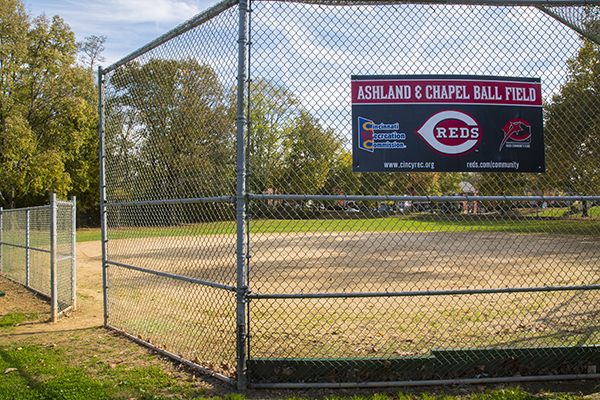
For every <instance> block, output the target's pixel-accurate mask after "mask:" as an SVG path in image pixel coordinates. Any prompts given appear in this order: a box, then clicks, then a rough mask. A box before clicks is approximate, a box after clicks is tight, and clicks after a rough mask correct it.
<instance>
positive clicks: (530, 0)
mask: <svg viewBox="0 0 600 400" xmlns="http://www.w3.org/2000/svg"><path fill="white" fill-rule="evenodd" d="M266 1H281V2H285V3H304V4H322V5H333V6H338V5H353V6H354V5H388V4H460V5H488V6H490V5H491V6H549V7H556V6H585V5H593V4H600V0H446V1H443V0H401V1H398V0H396V1H394V0H388V1H386V0H266Z"/></svg>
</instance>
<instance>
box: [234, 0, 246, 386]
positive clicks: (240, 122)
mask: <svg viewBox="0 0 600 400" xmlns="http://www.w3.org/2000/svg"><path fill="white" fill-rule="evenodd" d="M247 13H248V4H247V1H246V0H241V1H240V3H239V39H238V86H237V187H236V199H237V203H236V221H237V338H236V339H237V343H236V347H237V385H238V390H246V386H247V382H246V378H247V369H246V338H247V332H246V295H247V290H248V287H247V285H246V262H247V257H246V224H245V222H246V147H245V143H246V140H245V136H246V118H245V110H244V93H245V91H246V78H247V76H246V45H247V29H248V26H247Z"/></svg>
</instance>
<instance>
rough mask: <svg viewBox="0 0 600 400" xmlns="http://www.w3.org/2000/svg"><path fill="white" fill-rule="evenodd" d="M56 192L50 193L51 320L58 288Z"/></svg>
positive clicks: (56, 312)
mask: <svg viewBox="0 0 600 400" xmlns="http://www.w3.org/2000/svg"><path fill="white" fill-rule="evenodd" d="M56 213H57V204H56V193H52V194H50V303H51V307H52V317H51V319H50V320H51V322H56V320H57V318H58V290H57V282H58V277H57V273H58V271H57V260H56V250H57V249H56V246H57V241H56V231H57V228H56Z"/></svg>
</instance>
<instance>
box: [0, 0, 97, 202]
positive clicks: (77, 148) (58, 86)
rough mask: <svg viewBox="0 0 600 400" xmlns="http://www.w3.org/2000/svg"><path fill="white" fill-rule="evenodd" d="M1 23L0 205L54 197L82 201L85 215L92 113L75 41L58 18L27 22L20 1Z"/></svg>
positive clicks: (2, 13) (2, 11)
mask: <svg viewBox="0 0 600 400" xmlns="http://www.w3.org/2000/svg"><path fill="white" fill-rule="evenodd" d="M0 21H2V24H1V26H0V203H1V205H2V206H3V207H5V208H12V207H15V206H23V205H35V204H39V203H42V202H43V203H45V202H47V198H48V194H49V193H50V192H55V193H57V194H58V195H59V196H60V197H67V196H68V195H73V194H74V195H78V196H81V197H82V198H83V201H82V202H81V203H80V205H82V206H83V208H84V209H85V207H86V206H89V202H87V203H86V201H85V196H84V195H83V194H84V193H86V192H88V191H89V190H90V187H91V185H93V184H95V183H96V181H97V180H96V179H95V177H96V176H97V175H98V173H97V169H96V167H97V161H95V159H97V156H96V154H97V153H96V151H95V148H94V147H95V144H96V143H97V139H96V136H97V133H96V132H97V115H96V107H95V106H94V102H95V100H94V99H95V87H94V83H93V79H92V75H91V74H90V73H89V72H88V71H86V70H84V69H83V68H81V67H79V66H77V65H76V64H75V57H76V51H77V46H76V43H75V36H74V34H73V32H72V31H71V30H70V28H69V27H68V26H67V25H66V24H65V23H64V21H63V20H62V19H60V18H59V17H58V16H55V17H54V18H52V20H49V19H47V18H46V17H45V16H39V17H37V18H33V19H30V17H29V15H28V14H27V13H26V12H25V9H24V6H23V4H22V3H21V2H20V1H19V0H7V1H4V2H2V5H1V6H0ZM93 148H94V151H93V152H92V151H91V150H92V149H93Z"/></svg>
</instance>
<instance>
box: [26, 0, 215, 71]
mask: <svg viewBox="0 0 600 400" xmlns="http://www.w3.org/2000/svg"><path fill="white" fill-rule="evenodd" d="M217 2H218V1H217V0H23V4H24V5H25V8H26V10H27V11H28V12H29V14H30V15H31V16H38V15H41V14H46V17H48V18H52V17H53V16H55V15H59V16H60V17H61V18H62V19H63V20H64V21H65V22H66V23H67V24H68V25H69V26H70V27H71V30H73V32H74V33H75V36H76V37H77V40H78V41H83V40H85V37H86V36H90V35H96V36H106V43H105V48H106V50H105V51H104V53H103V55H104V57H105V58H106V61H105V62H103V63H101V65H102V66H103V67H107V66H109V65H111V64H113V63H114V62H116V61H118V60H120V59H121V58H123V57H125V56H127V55H128V54H130V53H132V52H134V51H135V50H137V49H138V48H140V47H142V46H143V45H145V44H146V43H149V42H151V41H152V40H154V39H155V38H157V37H158V36H160V35H162V34H163V33H165V32H167V31H169V30H170V29H172V28H174V27H176V26H177V25H179V24H181V23H183V22H185V21H187V20H188V19H190V18H192V17H193V16H195V15H196V14H198V13H200V12H202V11H204V10H206V9H208V8H210V7H211V6H213V5H214V4H216V3H217Z"/></svg>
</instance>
